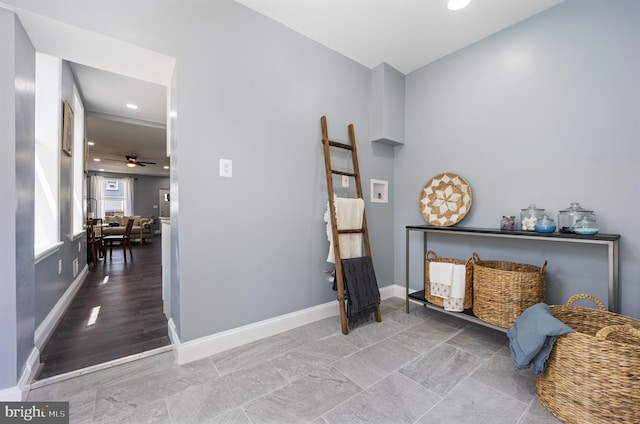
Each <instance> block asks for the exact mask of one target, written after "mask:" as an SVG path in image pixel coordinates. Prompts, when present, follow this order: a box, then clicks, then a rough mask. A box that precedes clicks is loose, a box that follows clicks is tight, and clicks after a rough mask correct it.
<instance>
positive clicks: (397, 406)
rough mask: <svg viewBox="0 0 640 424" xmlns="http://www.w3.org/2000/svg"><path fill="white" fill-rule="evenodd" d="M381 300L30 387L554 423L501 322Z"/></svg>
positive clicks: (222, 408)
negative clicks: (220, 346) (240, 339)
mask: <svg viewBox="0 0 640 424" xmlns="http://www.w3.org/2000/svg"><path fill="white" fill-rule="evenodd" d="M404 307H405V302H404V300H403V299H399V298H390V299H386V300H384V301H383V302H382V308H381V309H382V322H381V323H376V322H370V323H367V324H364V325H361V326H359V327H357V328H355V329H352V330H351V331H350V333H349V334H348V335H346V336H345V335H343V334H342V333H341V332H340V321H339V317H332V318H328V319H325V320H321V321H318V322H315V323H312V324H309V325H305V326H303V327H299V328H296V329H294V330H291V331H288V332H285V333H282V334H279V335H276V336H273V337H269V338H266V339H263V340H259V341H256V342H253V343H250V344H247V345H245V346H241V347H238V348H235V349H232V350H230V351H227V352H222V353H220V354H217V355H213V356H211V357H208V358H205V359H202V360H199V361H196V362H192V363H189V364H186V365H183V366H178V365H176V364H175V363H174V360H173V353H172V352H166V353H162V354H159V355H154V356H151V357H148V358H145V359H141V360H137V361H134V362H130V363H127V364H124V365H119V366H115V367H112V368H109V369H106V370H102V371H98V372H95V373H91V374H85V375H83V376H80V377H76V378H73V379H69V380H65V381H61V382H58V383H54V384H49V385H44V386H42V387H39V388H37V389H33V390H32V391H31V393H30V395H29V400H33V401H39V400H43V401H56V400H60V401H69V403H70V415H71V420H70V422H71V423H136V424H137V423H154V424H156V423H172V424H178V423H188V424H196V423H207V424H214V423H225V424H226V423H238V424H244V423H246V424H249V423H254V424H258V423H277V424H286V423H313V424H338V423H349V424H356V423H380V424H384V423H390V424H400V423H415V424H427V423H429V424H438V423H441V424H449V423H451V424H453V423H474V424H485V423H486V424H534V423H535V424H547V423H559V422H560V421H558V420H557V419H556V418H554V417H553V416H552V415H551V414H550V413H549V412H547V411H546V409H544V408H543V407H542V406H541V405H540V404H539V402H538V401H537V399H536V397H535V392H534V386H535V377H534V374H533V372H532V371H531V370H525V371H518V372H515V371H513V368H512V365H511V358H510V354H509V346H508V339H507V337H506V335H505V334H504V333H501V332H498V331H494V330H491V329H488V328H485V327H481V326H478V325H475V324H472V323H468V322H466V321H463V320H459V319H456V318H452V317H448V316H446V315H444V314H440V313H438V312H435V311H431V310H429V309H426V308H424V307H422V306H421V305H418V304H413V303H412V305H411V313H410V314H407V313H406V312H405V309H404Z"/></svg>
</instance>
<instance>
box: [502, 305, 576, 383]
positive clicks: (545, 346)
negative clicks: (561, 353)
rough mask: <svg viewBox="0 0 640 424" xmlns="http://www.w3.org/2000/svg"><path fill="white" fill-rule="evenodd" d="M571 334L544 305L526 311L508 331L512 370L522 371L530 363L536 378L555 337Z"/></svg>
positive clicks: (542, 367)
mask: <svg viewBox="0 0 640 424" xmlns="http://www.w3.org/2000/svg"><path fill="white" fill-rule="evenodd" d="M574 331H575V330H573V329H572V328H571V327H569V326H567V325H566V324H564V323H563V322H562V321H560V320H559V319H557V318H556V317H554V316H553V314H552V313H551V309H549V305H547V304H545V303H537V304H535V305H533V306H530V307H529V308H527V309H525V311H524V312H523V313H522V314H521V315H520V316H519V317H518V319H516V321H515V322H514V323H513V326H511V328H510V329H509V330H508V331H507V336H509V347H510V349H511V360H512V361H513V368H514V369H515V370H521V369H525V368H529V367H530V366H531V364H532V363H533V367H534V371H535V373H536V375H541V374H542V373H543V372H544V368H545V365H546V363H547V359H549V354H550V353H551V349H553V345H554V343H555V341H556V337H557V336H561V335H563V334H567V333H573V332H574Z"/></svg>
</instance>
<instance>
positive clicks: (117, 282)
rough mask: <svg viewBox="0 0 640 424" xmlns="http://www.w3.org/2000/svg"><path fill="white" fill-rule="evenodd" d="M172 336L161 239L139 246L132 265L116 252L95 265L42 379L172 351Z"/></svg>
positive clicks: (46, 352) (48, 354)
mask: <svg viewBox="0 0 640 424" xmlns="http://www.w3.org/2000/svg"><path fill="white" fill-rule="evenodd" d="M92 313H93V314H94V315H95V322H94V323H90V320H91V317H92ZM96 314H97V315H96ZM167 334H168V333H167V319H166V317H165V315H164V313H163V312H162V278H161V239H160V237H159V236H158V237H155V238H153V239H151V240H150V242H149V243H147V244H143V245H138V244H135V245H134V246H133V259H132V258H130V257H129V258H127V261H126V262H125V261H124V260H123V255H122V249H120V248H115V247H114V252H113V259H108V258H107V259H106V261H105V260H101V261H99V262H98V264H97V265H96V266H95V267H94V266H93V264H91V262H89V273H88V276H87V278H86V279H85V281H84V283H83V285H82V287H81V288H80V290H78V293H77V294H76V297H75V298H74V300H73V301H72V303H71V306H70V307H69V309H68V310H67V311H66V313H65V314H64V316H63V318H62V320H61V321H60V323H59V324H58V327H57V328H56V329H55V331H54V333H53V335H52V336H51V338H50V339H49V341H48V342H47V343H46V345H45V347H44V349H43V350H42V352H41V354H40V362H41V363H42V365H41V369H40V371H39V374H38V376H37V379H38V380H42V379H45V378H49V377H53V376H56V375H60V374H63V373H66V372H69V371H76V370H79V369H82V368H86V367H89V366H92V365H97V364H101V363H104V362H107V361H111V360H114V359H119V358H123V357H125V356H129V355H133V354H137V353H142V352H146V351H148V350H152V349H156V348H158V347H162V346H167V345H169V344H170V343H171V342H170V341H169V337H168V335H167Z"/></svg>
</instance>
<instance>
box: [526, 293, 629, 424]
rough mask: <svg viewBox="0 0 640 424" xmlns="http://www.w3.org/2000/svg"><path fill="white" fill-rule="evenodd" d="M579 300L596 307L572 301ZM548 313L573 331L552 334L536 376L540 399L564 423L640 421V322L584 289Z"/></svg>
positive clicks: (586, 423) (624, 423)
mask: <svg viewBox="0 0 640 424" xmlns="http://www.w3.org/2000/svg"><path fill="white" fill-rule="evenodd" d="M578 299H590V300H592V301H593V302H594V303H596V304H597V305H598V308H599V309H591V308H586V307H579V306H573V303H574V302H575V301H576V300H578ZM551 312H552V313H553V315H554V316H555V317H556V318H558V319H559V320H560V321H562V322H564V323H565V324H567V325H568V326H569V327H571V328H573V329H574V330H576V332H575V333H569V334H565V335H563V336H559V337H558V338H557V339H556V342H555V345H554V347H553V349H552V351H551V355H550V356H549V359H548V360H547V364H546V368H545V371H544V373H543V374H542V375H541V376H540V377H538V379H537V381H536V395H537V396H538V399H539V400H540V403H541V404H542V405H544V406H545V407H546V408H547V409H548V410H549V412H551V413H552V414H553V415H555V416H556V417H558V418H559V419H560V420H562V421H563V422H564V423H575V424H594V423H616V424H638V423H640V321H639V320H637V319H634V318H630V317H626V316H624V315H619V314H615V313H613V312H608V311H607V310H606V308H605V306H604V305H603V304H602V302H600V301H599V300H598V299H596V298H594V297H592V296H589V295H584V294H580V295H575V296H573V297H572V298H571V299H569V301H568V302H567V304H566V305H565V306H562V305H560V306H551Z"/></svg>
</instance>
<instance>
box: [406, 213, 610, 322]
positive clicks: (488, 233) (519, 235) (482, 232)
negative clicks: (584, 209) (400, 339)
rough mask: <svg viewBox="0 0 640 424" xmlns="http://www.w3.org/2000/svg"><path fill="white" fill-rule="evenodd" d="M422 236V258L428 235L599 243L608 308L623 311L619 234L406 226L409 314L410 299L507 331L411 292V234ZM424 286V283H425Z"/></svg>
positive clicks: (468, 311) (466, 312) (421, 292)
mask: <svg viewBox="0 0 640 424" xmlns="http://www.w3.org/2000/svg"><path fill="white" fill-rule="evenodd" d="M416 231H417V232H421V233H423V237H424V243H423V248H424V252H423V257H424V254H425V253H426V252H427V235H428V234H429V233H439V234H447V235H449V234H450V235H464V236H477V237H495V238H508V239H519V240H533V241H546V242H564V243H583V244H600V245H605V246H607V254H608V264H609V271H608V302H607V303H608V309H609V311H611V312H616V313H618V312H619V310H620V298H619V287H618V286H619V282H618V249H619V242H620V235H619V234H596V235H592V236H583V235H578V234H564V233H536V232H530V231H502V230H498V229H492V228H471V227H434V226H432V225H408V226H406V239H405V241H406V246H405V254H406V274H405V279H406V310H407V313H408V312H409V299H412V300H415V301H418V302H422V303H423V304H424V306H426V307H428V308H430V309H434V310H438V311H441V312H443V313H446V314H449V315H452V316H456V317H459V318H461V319H465V320H468V321H471V322H475V323H478V324H481V325H484V326H487V327H491V328H494V329H496V330H500V331H506V329H505V328H501V327H497V326H494V325H492V324H489V323H487V322H485V321H482V320H480V319H479V318H477V317H475V316H474V315H473V313H471V311H470V310H466V311H465V312H462V313H460V312H449V311H445V310H444V308H441V307H439V306H436V305H433V304H431V303H429V302H427V300H426V299H425V293H424V290H420V291H416V292H413V293H409V235H410V233H411V232H416ZM423 283H424V282H423Z"/></svg>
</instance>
